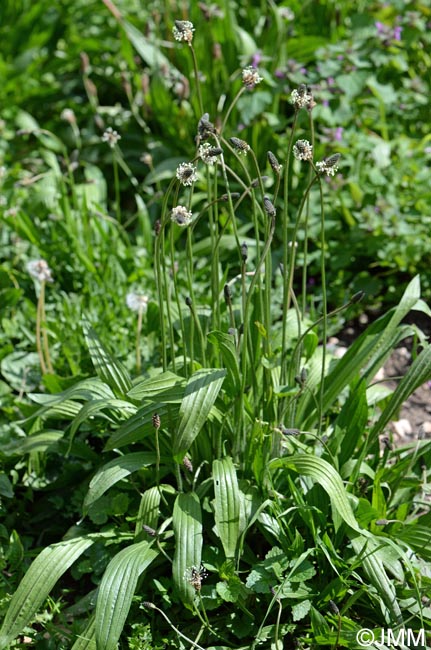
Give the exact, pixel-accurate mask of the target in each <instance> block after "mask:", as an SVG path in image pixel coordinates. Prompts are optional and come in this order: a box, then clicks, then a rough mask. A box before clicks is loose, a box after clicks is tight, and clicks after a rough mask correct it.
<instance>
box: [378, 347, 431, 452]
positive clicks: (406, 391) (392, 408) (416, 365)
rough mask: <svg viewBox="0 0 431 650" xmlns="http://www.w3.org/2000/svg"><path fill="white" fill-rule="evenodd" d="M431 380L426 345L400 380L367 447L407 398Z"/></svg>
mask: <svg viewBox="0 0 431 650" xmlns="http://www.w3.org/2000/svg"><path fill="white" fill-rule="evenodd" d="M429 379H431V345H428V346H427V347H426V348H425V349H424V350H422V352H421V353H420V354H419V355H418V356H417V357H416V359H415V360H414V361H413V363H412V365H411V366H410V368H409V369H408V372H407V373H406V374H405V375H404V377H403V378H402V379H401V381H400V383H399V384H398V386H397V388H396V390H395V391H394V393H393V394H392V397H391V398H390V400H389V402H388V404H387V406H386V408H385V409H384V411H383V413H382V414H381V416H380V417H379V419H378V420H377V422H376V424H375V425H374V427H373V428H372V429H371V432H370V435H369V438H368V445H372V444H373V442H374V441H375V440H376V438H377V437H378V436H379V434H380V433H382V431H383V429H384V427H385V426H386V425H387V423H388V422H389V421H390V420H392V419H393V417H394V416H395V414H396V413H397V412H398V410H399V409H400V408H401V406H402V405H403V404H404V402H405V401H406V400H407V398H408V397H410V395H411V394H412V393H413V392H414V391H415V390H416V389H417V388H419V386H422V384H424V383H425V382H426V381H428V380H429Z"/></svg>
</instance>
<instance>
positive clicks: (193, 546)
mask: <svg viewBox="0 0 431 650" xmlns="http://www.w3.org/2000/svg"><path fill="white" fill-rule="evenodd" d="M172 523H173V528H174V534H175V554H174V563H173V567H172V575H173V580H174V584H175V586H176V588H177V590H178V593H179V595H180V598H181V600H182V602H183V603H184V604H185V605H186V606H187V607H190V608H191V607H192V605H193V599H194V597H195V593H196V592H195V589H194V587H193V586H192V585H191V584H190V582H189V578H190V577H192V574H191V573H190V572H191V570H192V569H193V568H194V569H195V570H197V571H199V569H200V566H201V558H202V514H201V505H200V502H199V497H198V496H197V494H196V493H194V492H189V493H187V494H185V493H180V494H179V495H178V496H177V498H176V500H175V504H174V512H173V520H172Z"/></svg>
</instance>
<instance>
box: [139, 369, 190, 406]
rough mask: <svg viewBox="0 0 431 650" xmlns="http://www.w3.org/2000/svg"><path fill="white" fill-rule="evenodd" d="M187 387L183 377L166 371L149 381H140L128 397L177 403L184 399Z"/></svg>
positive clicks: (146, 379)
mask: <svg viewBox="0 0 431 650" xmlns="http://www.w3.org/2000/svg"><path fill="white" fill-rule="evenodd" d="M185 385H186V382H185V379H184V378H183V377H179V376H178V375H174V373H173V372H169V371H166V372H162V373H161V374H160V375H156V376H155V377H150V378H149V379H148V378H145V379H140V380H139V381H138V382H137V383H136V384H135V385H134V386H133V388H132V389H131V390H129V392H128V393H127V395H128V397H131V398H132V399H135V400H144V399H151V398H156V399H157V401H160V402H176V401H180V400H181V399H182V397H183V395H184V387H185Z"/></svg>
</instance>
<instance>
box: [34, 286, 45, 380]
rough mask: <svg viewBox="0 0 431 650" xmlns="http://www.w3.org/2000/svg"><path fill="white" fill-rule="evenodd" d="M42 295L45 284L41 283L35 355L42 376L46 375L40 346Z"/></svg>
mask: <svg viewBox="0 0 431 650" xmlns="http://www.w3.org/2000/svg"><path fill="white" fill-rule="evenodd" d="M44 293H45V282H43V281H42V283H41V287H40V293H39V298H38V301H37V311H36V349H37V354H38V356H39V363H40V369H41V371H42V375H45V374H46V364H45V359H44V356H43V352H42V344H41V321H42V313H43V310H42V305H43V300H44Z"/></svg>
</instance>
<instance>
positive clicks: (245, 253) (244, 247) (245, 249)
mask: <svg viewBox="0 0 431 650" xmlns="http://www.w3.org/2000/svg"><path fill="white" fill-rule="evenodd" d="M241 257H242V261H243V262H246V261H247V257H248V246H247V244H246V243H245V242H243V243H242V244H241Z"/></svg>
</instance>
